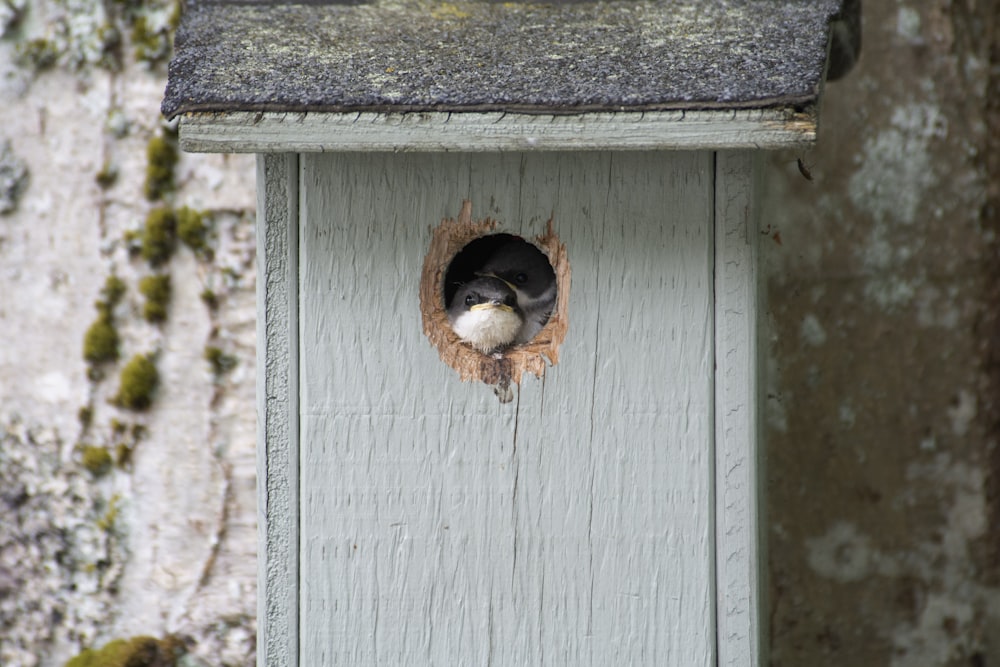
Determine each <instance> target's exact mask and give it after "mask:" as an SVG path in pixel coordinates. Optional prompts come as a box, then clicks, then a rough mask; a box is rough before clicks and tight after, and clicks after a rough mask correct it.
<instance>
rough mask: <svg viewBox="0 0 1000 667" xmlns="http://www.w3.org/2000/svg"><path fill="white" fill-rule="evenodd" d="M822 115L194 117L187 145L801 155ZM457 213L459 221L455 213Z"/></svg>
mask: <svg viewBox="0 0 1000 667" xmlns="http://www.w3.org/2000/svg"><path fill="white" fill-rule="evenodd" d="M817 122H818V120H817V109H816V108H815V107H811V106H810V107H806V108H805V109H803V110H799V111H794V110H790V109H787V108H780V109H770V108H768V109H749V110H735V109H734V110H725V111H706V110H687V111H648V112H644V113H639V112H623V113H589V114H580V115H556V116H553V115H551V114H546V115H535V114H518V113H503V112H483V113H441V112H436V113H435V112H425V113H369V112H365V113H273V112H260V113H253V112H230V113H224V114H223V113H189V114H185V115H184V116H183V117H182V120H181V124H180V134H181V147H182V148H183V149H184V150H186V151H191V152H206V153H271V152H287V151H298V152H324V151H327V152H330V151H392V152H403V151H411V152H421V151H557V150H558V151H567V150H588V151H592V150H665V149H688V150H690V149H698V150H705V149H717V148H794V147H798V146H803V145H806V144H809V143H812V142H814V141H815V139H816V126H817ZM453 215H454V213H453Z"/></svg>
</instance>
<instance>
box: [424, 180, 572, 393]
mask: <svg viewBox="0 0 1000 667" xmlns="http://www.w3.org/2000/svg"><path fill="white" fill-rule="evenodd" d="M496 226H497V221H496V220H491V219H490V218H485V219H483V220H475V221H474V220H473V219H472V202H471V201H469V200H468V199H466V200H464V201H463V202H462V208H461V211H460V212H459V214H458V218H457V219H452V218H445V219H444V220H442V221H441V224H440V225H438V226H437V228H436V229H435V230H434V232H433V234H432V236H431V245H430V249H429V250H428V252H427V256H426V257H425V258H424V266H423V271H422V273H421V277H420V315H421V318H422V320H423V327H424V335H425V336H427V339H428V340H429V341H430V342H431V344H432V345H433V346H434V347H435V348H437V351H438V354H439V356H440V357H441V361H443V362H444V363H446V364H448V365H449V366H451V367H452V368H454V369H455V370H456V371H458V374H459V377H460V378H461V379H462V381H463V382H465V381H467V380H478V381H480V382H485V383H487V384H492V385H496V384H500V385H504V384H507V383H509V382H513V383H515V384H520V383H521V377H522V376H523V375H524V373H526V372H527V373H533V374H534V375H535V376H537V377H542V376H543V375H544V374H545V367H546V366H547V365H549V364H551V365H555V364H557V363H559V346H560V345H562V342H563V340H565V338H566V332H567V330H568V329H569V317H568V307H569V290H570V267H569V258H568V256H567V254H566V245H565V244H563V243H560V242H559V238H558V237H557V236H556V234H555V232H554V231H553V228H552V218H549V221H548V225H547V228H546V232H545V233H544V234H542V235H540V236H538V237H536V239H535V244H536V245H537V246H538V248H539V249H540V250H541V251H542V252H544V253H545V255H546V256H547V257H548V258H549V262H550V263H551V264H552V267H553V269H554V270H555V274H556V290H557V294H556V306H555V310H554V311H553V313H552V316H551V317H549V321H548V322H547V323H546V324H545V326H544V327H543V328H542V330H541V331H539V332H538V335H536V336H535V338H534V339H533V340H532V341H531V342H530V343H526V344H524V345H517V346H514V347H512V348H510V349H508V350H506V351H505V352H504V353H503V354H502V355H501V356H500V358H499V359H497V358H494V357H493V356H490V355H485V354H482V353H481V352H478V351H476V350H474V349H472V347H470V346H469V345H467V344H465V343H463V342H462V341H461V340H460V339H459V337H458V336H457V335H456V334H455V332H454V331H452V329H451V324H450V323H449V322H448V313H447V311H446V310H445V305H444V299H443V297H442V294H443V292H444V290H443V285H444V278H445V274H446V273H447V271H448V265H449V264H450V263H451V260H452V259H453V258H454V257H455V255H457V254H458V252H459V251H460V250H462V248H464V247H465V246H466V245H467V244H468V243H470V242H471V241H473V240H475V239H477V238H479V237H481V236H485V235H486V234H489V233H492V232H493V231H494V230H495V229H496Z"/></svg>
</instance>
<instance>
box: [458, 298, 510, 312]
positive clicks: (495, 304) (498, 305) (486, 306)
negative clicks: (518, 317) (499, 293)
mask: <svg viewBox="0 0 1000 667" xmlns="http://www.w3.org/2000/svg"><path fill="white" fill-rule="evenodd" d="M492 309H496V310H505V311H507V312H508V313H512V312H514V309H513V308H511V307H510V306H508V305H507V304H506V303H504V302H503V301H500V300H499V299H492V300H490V301H487V302H486V303H477V304H475V305H473V306H469V310H492Z"/></svg>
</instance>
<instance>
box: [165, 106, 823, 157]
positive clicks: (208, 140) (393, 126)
mask: <svg viewBox="0 0 1000 667" xmlns="http://www.w3.org/2000/svg"><path fill="white" fill-rule="evenodd" d="M180 118H181V120H180V136H181V147H182V148H183V149H184V150H185V151H190V152H207V153H230V152H231V153H271V152H286V151H298V152H324V151H325V152H330V151H391V152H400V151H566V150H588V151H589V150H667V149H689V150H690V149H697V150H706V149H716V148H794V147H799V146H802V145H805V144H810V143H812V142H814V141H815V139H816V124H817V113H816V109H815V108H814V107H809V108H807V109H805V110H804V111H798V110H794V109H790V108H787V107H785V108H766V109H748V110H739V109H732V110H723V111H719V110H715V111H705V110H697V109H691V110H686V111H648V112H622V113H587V114H578V115H556V116H553V115H545V114H539V115H536V114H524V113H503V112H483V113H440V112H419V113H367V112H366V113H275V112H256V113H255V112H232V113H207V112H198V113H187V114H184V115H182V116H181V117H180Z"/></svg>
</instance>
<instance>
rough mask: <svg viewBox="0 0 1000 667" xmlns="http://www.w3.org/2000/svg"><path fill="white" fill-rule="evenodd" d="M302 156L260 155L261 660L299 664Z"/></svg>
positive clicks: (283, 665) (284, 666)
mask: <svg viewBox="0 0 1000 667" xmlns="http://www.w3.org/2000/svg"><path fill="white" fill-rule="evenodd" d="M298 179H299V173H298V156H296V155H293V154H278V155H266V156H258V158H257V184H258V190H257V192H258V194H257V420H258V423H257V507H258V523H257V533H258V537H257V539H258V545H259V548H258V550H257V558H258V565H257V664H258V665H259V666H260V667H265V666H267V667H274V666H276V665H279V666H281V667H293V666H294V665H297V664H298V659H297V658H298V623H299V618H298V608H299V606H298V598H299V578H298V562H299V551H298V546H299V523H298V522H299V497H298V495H299V442H298V436H299V430H298V426H299V418H298V410H299V400H298V397H299V394H298V391H299V387H298V344H299V337H298V287H299V285H298V210H299V200H298V196H299V188H298Z"/></svg>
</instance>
